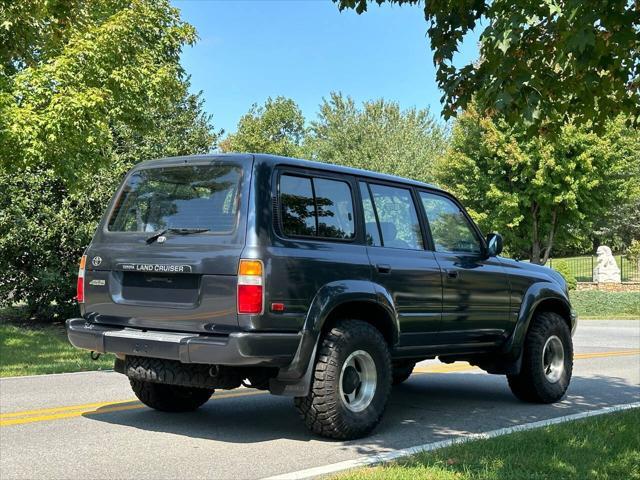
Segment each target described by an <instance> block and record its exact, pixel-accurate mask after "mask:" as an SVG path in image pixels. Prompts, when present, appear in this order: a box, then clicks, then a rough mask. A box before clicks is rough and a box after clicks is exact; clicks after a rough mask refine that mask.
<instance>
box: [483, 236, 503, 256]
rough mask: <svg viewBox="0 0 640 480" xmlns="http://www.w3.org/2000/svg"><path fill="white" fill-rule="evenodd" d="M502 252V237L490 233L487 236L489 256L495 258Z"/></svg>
mask: <svg viewBox="0 0 640 480" xmlns="http://www.w3.org/2000/svg"><path fill="white" fill-rule="evenodd" d="M500 252H502V235H500V234H499V233H490V234H488V235H487V255H489V256H490V257H495V256H496V255H500Z"/></svg>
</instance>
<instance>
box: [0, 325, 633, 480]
mask: <svg viewBox="0 0 640 480" xmlns="http://www.w3.org/2000/svg"><path fill="white" fill-rule="evenodd" d="M574 343H575V350H576V360H575V367H574V377H573V381H572V383H571V386H570V387H569V392H568V395H567V397H566V398H565V400H564V401H562V402H560V403H558V404H555V405H531V404H526V403H522V402H519V401H518V400H516V399H515V398H514V397H513V396H512V395H511V393H510V391H509V389H508V387H507V383H506V379H505V378H504V377H502V376H494V375H488V374H485V373H482V372H480V371H478V370H475V369H472V368H470V367H469V366H468V365H467V364H458V363H456V364H454V365H443V364H440V363H439V362H437V361H429V362H423V363H422V364H420V366H419V370H420V371H421V372H419V373H416V374H414V375H413V376H412V377H411V378H410V379H409V380H408V381H407V382H406V383H405V384H403V385H401V386H399V387H396V388H394V390H393V394H392V397H391V400H390V404H389V407H388V410H387V413H386V415H385V418H384V420H383V422H382V423H381V425H380V426H379V427H378V429H377V430H376V431H375V433H374V434H373V435H372V436H370V437H369V438H366V439H362V440H358V441H353V442H338V441H327V440H323V439H320V438H318V437H314V436H313V435H311V434H310V433H309V432H307V430H306V429H305V427H304V426H303V424H302V423H301V421H299V419H298V418H297V415H296V413H295V411H294V409H293V406H292V401H291V399H288V398H282V397H274V396H271V395H268V394H264V393H256V392H254V391H251V390H244V389H239V390H234V391H231V392H221V393H220V394H218V393H216V395H214V397H213V399H212V400H211V401H210V402H208V403H207V404H206V405H205V406H204V407H203V408H201V409H200V410H199V411H197V412H194V413H186V414H166V413H160V412H155V411H153V410H150V409H148V408H146V407H143V406H141V404H140V403H138V402H136V401H135V400H134V399H133V394H132V392H131V390H130V389H129V385H128V381H127V379H126V378H125V377H124V376H122V375H119V374H117V373H113V372H87V373H79V374H66V375H65V374H63V375H45V376H39V377H22V378H8V379H1V380H0V413H1V416H0V478H2V479H3V480H9V479H14V478H28V479H32V478H64V479H75V478H78V479H87V478H135V479H137V480H139V479H147V478H148V479H163V478H205V477H206V478H216V479H234V480H239V479H244V478H262V477H266V476H270V475H276V474H280V473H286V472H294V471H298V470H302V469H307V468H311V467H317V466H321V465H325V464H330V463H336V462H340V461H344V460H350V459H355V458H358V457H359V456H363V455H371V454H374V453H380V452H386V451H390V450H394V449H398V448H406V447H411V446H414V445H419V444H424V443H428V442H432V441H438V440H443V439H448V438H453V437H460V436H464V435H468V434H470V433H476V432H483V431H487V430H493V429H497V428H502V427H507V426H513V425H517V424H522V423H528V422H532V421H538V420H543V419H548V418H553V417H558V416H563V415H567V414H571V413H577V412H583V411H588V410H594V409H598V408H601V407H605V406H610V405H619V404H625V403H630V402H637V401H639V400H640V321H634V320H631V321H611V322H601V321H583V322H581V323H580V324H579V328H578V331H577V333H576V336H575V338H574Z"/></svg>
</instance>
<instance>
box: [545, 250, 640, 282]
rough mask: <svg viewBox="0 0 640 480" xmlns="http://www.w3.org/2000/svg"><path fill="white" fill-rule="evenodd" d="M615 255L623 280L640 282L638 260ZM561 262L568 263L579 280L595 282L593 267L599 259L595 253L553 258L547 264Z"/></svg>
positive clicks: (552, 264)
mask: <svg viewBox="0 0 640 480" xmlns="http://www.w3.org/2000/svg"><path fill="white" fill-rule="evenodd" d="M613 257H614V258H615V260H616V264H617V265H618V268H619V269H620V276H621V278H622V281H623V282H640V269H639V268H638V262H636V261H635V260H631V259H629V258H627V257H626V256H625V255H624V254H618V255H614V256H613ZM559 262H566V263H567V265H568V266H569V270H570V271H571V273H572V274H573V276H574V277H575V278H576V280H577V281H578V282H593V269H594V267H595V266H596V265H597V264H598V259H597V257H596V256H595V255H588V256H583V257H566V258H551V259H549V263H547V265H548V266H549V267H551V268H554V263H555V264H556V266H557V265H558V263H559Z"/></svg>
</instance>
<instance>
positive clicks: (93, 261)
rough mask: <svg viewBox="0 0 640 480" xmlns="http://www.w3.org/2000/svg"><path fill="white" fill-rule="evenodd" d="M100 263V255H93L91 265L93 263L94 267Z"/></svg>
mask: <svg viewBox="0 0 640 480" xmlns="http://www.w3.org/2000/svg"><path fill="white" fill-rule="evenodd" d="M101 263H102V257H99V256H95V257H93V259H92V260H91V265H93V266H94V267H97V266H99V265H100V264H101Z"/></svg>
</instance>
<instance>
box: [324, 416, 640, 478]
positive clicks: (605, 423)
mask: <svg viewBox="0 0 640 480" xmlns="http://www.w3.org/2000/svg"><path fill="white" fill-rule="evenodd" d="M336 479H339V480H365V479H366V480H377V479H380V480H382V479H384V480H413V479H425V480H427V479H429V480H476V479H483V480H484V479H486V480H494V479H495V480H510V479H513V480H533V479H536V480H537V479H580V480H582V479H602V480H605V479H610V480H614V479H616V480H617V479H626V480H637V479H640V409H638V408H635V409H632V410H627V411H624V412H617V413H611V414H608V415H602V416H597V417H591V418H587V419H584V420H578V421H575V422H569V423H563V424H559V425H553V426H550V427H546V428H541V429H537V430H530V431H527V432H518V433H513V434H510V435H505V436H502V437H497V438H493V439H490V440H478V441H474V442H468V443H464V444H459V445H454V446H452V447H448V448H444V449H441V450H436V451H434V452H426V453H422V454H418V455H415V456H412V457H409V458H407V459H406V460H402V461H398V462H394V463H391V464H388V465H383V466H378V467H369V468H363V469H360V470H355V471H353V472H349V473H346V474H343V475H339V476H338V477H336Z"/></svg>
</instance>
